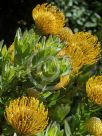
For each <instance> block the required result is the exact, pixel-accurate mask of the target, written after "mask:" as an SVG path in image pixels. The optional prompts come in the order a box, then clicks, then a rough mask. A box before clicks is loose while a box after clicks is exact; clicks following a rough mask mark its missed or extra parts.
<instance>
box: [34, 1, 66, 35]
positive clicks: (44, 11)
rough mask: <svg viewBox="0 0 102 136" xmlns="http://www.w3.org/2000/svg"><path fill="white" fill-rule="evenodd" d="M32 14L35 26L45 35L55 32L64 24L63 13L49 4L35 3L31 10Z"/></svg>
mask: <svg viewBox="0 0 102 136" xmlns="http://www.w3.org/2000/svg"><path fill="white" fill-rule="evenodd" d="M32 16H33V19H34V21H35V25H36V26H37V28H38V29H39V30H40V31H41V32H42V33H43V34H45V35H47V34H57V33H58V32H59V31H60V29H61V28H63V26H64V21H65V17H64V14H63V13H62V12H61V11H60V10H59V9H57V7H56V6H52V5H51V4H47V3H45V4H42V5H37V6H36V7H35V8H34V9H33V11H32Z"/></svg>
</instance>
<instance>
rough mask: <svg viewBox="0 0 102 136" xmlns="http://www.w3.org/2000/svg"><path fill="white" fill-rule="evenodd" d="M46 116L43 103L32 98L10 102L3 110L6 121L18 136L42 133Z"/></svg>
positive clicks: (46, 121)
mask: <svg viewBox="0 0 102 136" xmlns="http://www.w3.org/2000/svg"><path fill="white" fill-rule="evenodd" d="M47 116H48V111H47V110H46V109H45V107H44V105H43V103H40V102H39V100H37V99H35V98H34V97H29V98H28V97H22V98H18V99H15V100H11V101H10V104H9V106H6V109H5V117H6V120H7V121H8V122H9V123H10V124H11V125H12V127H13V128H14V129H15V130H16V132H17V134H19V135H25V136H29V135H32V134H37V133H39V132H41V131H43V130H44V129H45V127H46V126H47V123H48V117H47Z"/></svg>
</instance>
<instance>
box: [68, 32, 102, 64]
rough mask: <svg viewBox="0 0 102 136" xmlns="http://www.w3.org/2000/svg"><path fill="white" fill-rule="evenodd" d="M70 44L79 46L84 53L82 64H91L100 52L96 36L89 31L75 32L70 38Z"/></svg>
mask: <svg viewBox="0 0 102 136" xmlns="http://www.w3.org/2000/svg"><path fill="white" fill-rule="evenodd" d="M70 44H72V45H76V46H79V47H80V49H81V50H82V51H83V54H84V64H85V65H86V64H93V63H95V62H96V61H97V60H98V59H99V55H100V52H101V48H100V43H99V42H98V38H97V37H96V36H93V35H92V34H91V33H89V32H77V33H75V34H74V35H72V36H71V38H70Z"/></svg>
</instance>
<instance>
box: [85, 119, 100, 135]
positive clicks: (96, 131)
mask: <svg viewBox="0 0 102 136" xmlns="http://www.w3.org/2000/svg"><path fill="white" fill-rule="evenodd" d="M86 128H87V131H88V132H89V133H90V134H91V135H94V136H102V121H101V120H100V118H97V117H91V118H90V119H89V120H88V121H87V122H86Z"/></svg>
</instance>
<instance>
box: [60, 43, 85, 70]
mask: <svg viewBox="0 0 102 136" xmlns="http://www.w3.org/2000/svg"><path fill="white" fill-rule="evenodd" d="M65 55H66V56H67V57H69V58H70V60H71V62H72V72H73V73H78V71H79V69H80V68H82V66H83V64H84V61H83V57H84V56H83V52H82V50H81V49H80V48H79V47H78V46H75V45H69V46H67V47H65V48H64V49H62V50H61V51H60V52H59V53H58V56H65Z"/></svg>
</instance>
